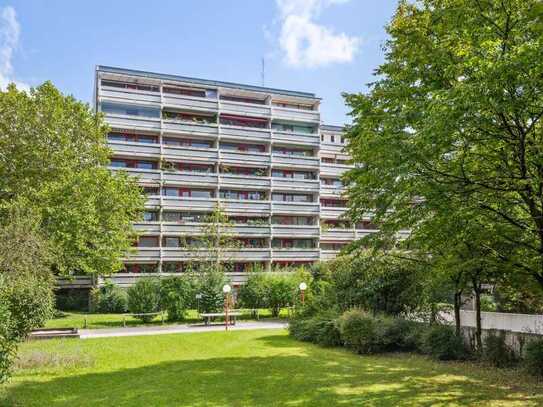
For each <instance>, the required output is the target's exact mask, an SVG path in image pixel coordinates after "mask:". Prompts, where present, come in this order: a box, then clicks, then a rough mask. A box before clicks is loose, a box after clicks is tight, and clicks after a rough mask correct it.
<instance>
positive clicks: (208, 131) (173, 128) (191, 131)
mask: <svg viewBox="0 0 543 407" xmlns="http://www.w3.org/2000/svg"><path fill="white" fill-rule="evenodd" d="M162 129H163V130H164V132H166V133H168V132H170V133H182V134H187V135H206V136H209V135H213V136H216V135H217V134H218V126H217V125H216V124H206V123H197V122H188V121H182V120H175V119H164V120H163V123H162Z"/></svg>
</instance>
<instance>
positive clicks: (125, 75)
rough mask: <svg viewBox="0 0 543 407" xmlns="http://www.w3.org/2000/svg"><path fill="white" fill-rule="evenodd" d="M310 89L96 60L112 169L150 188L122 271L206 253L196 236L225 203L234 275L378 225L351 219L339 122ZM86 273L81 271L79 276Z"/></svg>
mask: <svg viewBox="0 0 543 407" xmlns="http://www.w3.org/2000/svg"><path fill="white" fill-rule="evenodd" d="M320 102H321V101H320V99H319V98H318V97H316V95H315V94H313V93H307V92H297V91H288V90H280V89H272V88H265V87H258V86H250V85H242V84H236V83H227V82H218V81H212V80H202V79H195V78H187V77H181V76H174V75H163V74H155V73H151V72H142V71H134V70H128V69H120V68H112V67H105V66H98V67H97V69H96V78H95V107H96V110H97V111H100V112H102V113H103V114H104V115H105V120H106V121H107V123H108V124H109V125H110V127H111V131H110V133H109V135H108V144H109V146H110V148H111V149H112V150H113V152H114V156H113V158H112V160H111V169H112V170H113V171H118V170H123V171H127V172H128V173H129V174H131V175H133V176H136V177H138V178H139V183H140V184H141V185H142V187H143V188H144V191H145V193H146V195H147V201H146V209H145V214H144V217H143V219H142V220H141V221H140V222H137V223H136V224H135V229H136V230H137V231H138V234H139V239H138V242H137V245H136V247H135V250H134V252H133V253H131V254H130V255H128V256H127V257H126V258H125V259H124V263H125V269H124V270H123V271H122V272H120V273H117V274H116V275H115V277H114V280H115V282H117V283H118V284H120V285H130V284H132V283H133V282H134V281H135V279H136V278H138V277H139V276H142V275H148V274H153V275H155V274H157V273H160V274H176V273H180V272H183V270H184V267H185V266H186V264H187V263H188V262H190V261H191V260H192V259H194V258H195V256H196V257H197V256H199V255H205V253H203V251H204V250H205V249H203V248H202V247H199V244H200V241H199V239H198V236H199V235H201V234H202V233H203V230H204V229H203V227H204V223H203V222H204V220H205V219H206V217H207V215H208V214H209V213H211V212H212V211H213V210H214V208H216V207H217V206H218V207H220V208H221V209H222V210H223V211H224V212H225V213H226V214H227V215H228V217H229V219H230V221H231V223H232V227H231V228H230V231H229V233H230V234H232V235H233V238H234V239H236V240H237V241H238V246H237V247H239V248H237V249H235V250H230V251H227V253H226V254H225V255H226V256H227V257H228V259H229V263H232V264H233V269H232V271H231V276H230V277H231V279H232V280H233V282H234V283H240V282H243V280H244V278H245V276H246V274H247V270H248V267H250V266H252V265H253V264H260V265H262V267H263V269H265V270H275V269H277V268H281V267H284V266H290V265H296V264H298V265H299V264H310V263H314V262H316V261H319V260H327V259H330V258H333V257H334V256H335V255H336V254H337V253H338V251H339V250H340V249H341V247H342V246H343V245H345V244H347V243H348V242H350V241H352V240H353V239H355V238H357V237H360V236H361V235H363V234H366V233H371V230H372V229H373V225H371V222H369V221H368V222H364V223H363V224H360V225H348V224H346V223H345V222H344V221H342V220H340V219H339V218H340V216H341V214H342V213H343V212H344V211H345V210H346V206H347V205H346V201H345V199H344V198H342V192H343V185H342V183H341V180H340V177H341V175H342V173H343V172H345V171H346V170H348V169H349V168H350V167H351V165H350V164H349V157H348V156H347V155H346V154H345V153H344V152H343V147H344V145H345V140H344V137H343V135H342V128H341V127H335V126H326V125H321V119H320V113H319V106H320ZM73 284H75V285H77V284H80V285H81V286H82V285H84V284H85V282H84V280H79V283H77V282H74V283H73Z"/></svg>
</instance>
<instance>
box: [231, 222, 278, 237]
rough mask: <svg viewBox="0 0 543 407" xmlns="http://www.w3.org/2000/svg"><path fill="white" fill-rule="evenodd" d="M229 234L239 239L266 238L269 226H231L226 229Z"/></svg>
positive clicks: (268, 233)
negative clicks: (239, 237)
mask: <svg viewBox="0 0 543 407" xmlns="http://www.w3.org/2000/svg"><path fill="white" fill-rule="evenodd" d="M227 233H229V234H232V235H235V236H241V237H268V236H269V235H270V226H269V225H233V226H231V227H228V232H227Z"/></svg>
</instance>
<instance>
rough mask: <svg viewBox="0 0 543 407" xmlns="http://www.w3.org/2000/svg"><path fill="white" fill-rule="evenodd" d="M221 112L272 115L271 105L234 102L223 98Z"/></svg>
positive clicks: (260, 115)
mask: <svg viewBox="0 0 543 407" xmlns="http://www.w3.org/2000/svg"><path fill="white" fill-rule="evenodd" d="M220 104H221V113H230V114H234V115H236V116H251V117H253V116H258V117H264V118H269V117H270V115H271V111H270V106H269V105H257V104H252V103H243V102H232V101H229V100H221V101H220Z"/></svg>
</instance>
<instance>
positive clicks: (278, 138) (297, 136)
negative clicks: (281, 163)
mask: <svg viewBox="0 0 543 407" xmlns="http://www.w3.org/2000/svg"><path fill="white" fill-rule="evenodd" d="M272 139H273V141H275V142H281V143H288V144H295V145H302V146H311V147H318V146H319V144H320V138H319V134H318V133H293V132H289V131H278V130H273V133H272Z"/></svg>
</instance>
